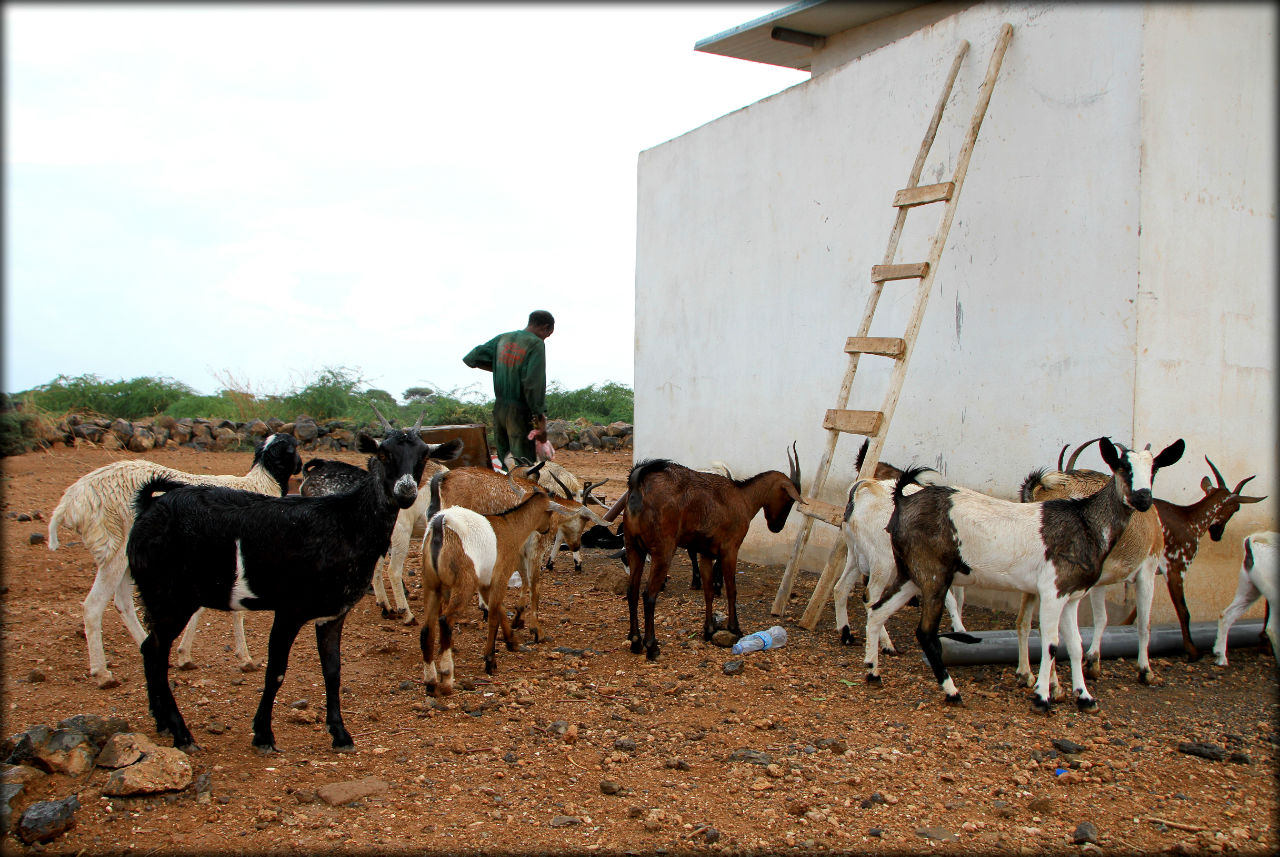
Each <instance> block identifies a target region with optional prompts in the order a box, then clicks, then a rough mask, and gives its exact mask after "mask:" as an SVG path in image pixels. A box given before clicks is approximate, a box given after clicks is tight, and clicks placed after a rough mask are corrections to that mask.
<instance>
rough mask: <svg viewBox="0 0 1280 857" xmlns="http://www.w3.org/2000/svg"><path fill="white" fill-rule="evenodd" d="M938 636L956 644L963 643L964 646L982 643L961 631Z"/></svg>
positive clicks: (980, 639) (980, 640) (979, 638)
mask: <svg viewBox="0 0 1280 857" xmlns="http://www.w3.org/2000/svg"><path fill="white" fill-rule="evenodd" d="M938 636H939V637H946V638H947V639H948V640H955V641H956V642H957V643H965V644H966V645H973V644H974V643H981V642H982V638H981V637H975V636H973V634H966V633H964V632H963V631H948V632H947V633H945V634H939V635H938Z"/></svg>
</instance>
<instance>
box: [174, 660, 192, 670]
mask: <svg viewBox="0 0 1280 857" xmlns="http://www.w3.org/2000/svg"><path fill="white" fill-rule="evenodd" d="M195 668H196V665H195V664H193V663H192V662H191V661H183V662H182V663H180V664H178V669H180V670H182V671H183V672H186V671H187V670H193V669H195Z"/></svg>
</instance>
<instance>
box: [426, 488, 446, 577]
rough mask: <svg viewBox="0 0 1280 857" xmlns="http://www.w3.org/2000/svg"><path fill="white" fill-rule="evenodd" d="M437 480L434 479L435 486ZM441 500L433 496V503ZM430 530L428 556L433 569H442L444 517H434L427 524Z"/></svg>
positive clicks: (437, 496) (435, 495) (436, 495)
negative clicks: (441, 550) (441, 549)
mask: <svg viewBox="0 0 1280 857" xmlns="http://www.w3.org/2000/svg"><path fill="white" fill-rule="evenodd" d="M434 482H435V479H434V478H433V479H432V483H433V484H434ZM437 499H439V494H438V493H437V494H433V495H432V502H435V501H436V500H437ZM427 527H428V529H430V530H431V538H430V540H429V543H428V544H429V546H428V548H427V550H428V554H427V555H428V556H429V557H430V559H431V567H432V568H435V569H439V568H440V548H441V547H443V546H444V515H432V516H431V519H430V521H428V523H427ZM438 573H439V572H437V574H438Z"/></svg>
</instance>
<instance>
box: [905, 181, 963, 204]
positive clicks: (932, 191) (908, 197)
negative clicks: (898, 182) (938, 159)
mask: <svg viewBox="0 0 1280 857" xmlns="http://www.w3.org/2000/svg"><path fill="white" fill-rule="evenodd" d="M955 189H956V183H955V182H942V183H941V184H926V185H920V186H919V187H909V188H904V189H902V190H900V191H898V192H897V193H896V194H894V197H893V204H894V205H896V206H897V207H898V208H911V207H912V206H916V205H928V204H929V203H931V202H946V201H947V200H949V199H951V194H952V193H954V192H955Z"/></svg>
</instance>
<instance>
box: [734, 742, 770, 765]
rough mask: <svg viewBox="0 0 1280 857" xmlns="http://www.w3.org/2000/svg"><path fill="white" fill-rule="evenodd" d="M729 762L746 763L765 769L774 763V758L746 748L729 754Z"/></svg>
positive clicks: (740, 748)
mask: <svg viewBox="0 0 1280 857" xmlns="http://www.w3.org/2000/svg"><path fill="white" fill-rule="evenodd" d="M729 761H730V762H746V763H747V764H750V765H759V766H761V767H765V766H767V765H768V764H769V763H770V762H772V761H773V758H772V757H771V756H770V755H769V754H768V753H762V752H761V751H759V750H748V749H747V748H745V747H739V748H738V749H737V750H734V751H733V752H732V753H730V754H729Z"/></svg>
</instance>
